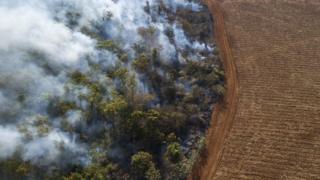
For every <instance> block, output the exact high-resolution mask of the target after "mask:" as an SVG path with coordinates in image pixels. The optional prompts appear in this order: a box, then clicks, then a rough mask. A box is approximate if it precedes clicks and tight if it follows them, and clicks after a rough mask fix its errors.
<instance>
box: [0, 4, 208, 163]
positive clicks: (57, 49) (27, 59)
mask: <svg viewBox="0 0 320 180" xmlns="http://www.w3.org/2000/svg"><path fill="white" fill-rule="evenodd" d="M148 2H149V3H150V6H151V7H152V5H155V4H157V3H158V1H156V0H151V1H148ZM163 2H164V3H165V4H166V5H167V6H170V7H171V8H172V9H174V10H175V9H176V8H177V7H179V6H184V7H186V8H190V9H192V10H193V11H198V10H199V9H200V8H201V7H200V6H199V5H198V4H196V3H193V2H189V1H185V0H165V1H163ZM146 4H147V1H146V0H130V1H128V0H92V1H89V0H46V1H43V0H2V1H0V24H1V25H0V39H1V41H0V64H1V65H0V137H1V139H0V158H1V159H6V158H10V157H11V156H12V155H14V154H15V153H20V154H21V156H22V159H23V160H26V161H31V162H33V163H35V164H38V165H47V164H50V163H57V161H59V160H60V159H62V158H63V157H65V156H68V158H67V159H68V161H70V162H71V163H88V162H89V161H90V158H89V157H88V156H89V155H88V152H87V149H86V148H87V147H86V145H85V144H83V143H81V141H80V140H79V137H78V136H77V135H75V134H72V133H70V132H64V130H62V128H61V127H60V126H61V125H60V124H59V123H56V121H59V119H57V118H53V117H50V116H49V115H48V114H47V106H48V103H49V99H52V98H54V97H58V96H62V95H64V94H65V88H64V87H65V85H66V83H67V81H68V80H67V76H68V73H70V72H73V71H75V70H79V71H81V72H86V71H88V69H89V67H88V63H89V62H90V61H94V62H97V63H99V64H100V65H101V66H103V67H108V66H112V65H113V64H114V61H115V59H116V58H117V56H116V55H115V54H113V53H112V52H109V51H107V50H100V49H98V48H96V46H97V41H96V40H95V39H93V38H91V37H89V36H87V35H85V34H84V33H82V31H81V29H82V28H84V27H86V28H89V29H91V30H94V31H99V32H101V31H102V33H103V34H104V35H105V36H106V37H107V38H110V39H113V40H115V41H117V42H119V43H120V44H121V45H123V46H124V47H125V49H126V50H127V51H128V52H129V55H130V56H131V57H133V56H134V51H133V50H132V49H131V47H132V45H133V44H134V43H137V42H139V41H142V40H143V39H142V38H141V36H140V35H139V33H138V29H139V28H140V27H149V26H154V27H156V28H157V31H158V33H157V34H156V36H157V37H156V43H153V46H156V47H158V48H159V47H160V48H159V49H161V51H160V55H161V56H163V59H166V60H170V59H172V58H171V57H173V56H177V50H176V49H179V48H180V49H183V48H184V47H185V46H194V48H196V49H205V48H207V47H205V45H203V44H200V43H191V42H190V41H189V40H188V39H187V38H186V35H185V34H184V32H183V30H182V28H181V27H180V25H178V24H175V25H174V26H173V30H174V33H175V42H176V43H177V44H176V47H175V46H174V45H172V44H171V43H170V42H169V39H168V37H167V36H166V35H165V33H164V31H165V29H166V28H167V27H169V26H170V24H169V22H168V21H167V19H166V18H165V17H157V20H156V21H154V20H152V17H150V16H149V15H147V13H146V12H145V10H144V7H145V6H146ZM110 14H112V15H110ZM151 16H152V12H151ZM97 27H99V29H98V28H97ZM178 57H180V59H181V60H182V59H183V58H182V57H181V55H178ZM97 77H99V76H98V75H97ZM101 81H104V79H103V77H101ZM78 91H79V92H78V93H81V92H87V91H88V90H86V89H79V90H78ZM75 93H76V92H75ZM70 98H72V97H70ZM79 103H81V102H79ZM81 106H82V107H85V106H86V105H85V104H83V105H81ZM81 117H82V115H81V112H78V111H73V112H68V113H67V118H66V120H67V121H68V122H69V124H71V125H72V126H77V125H78V124H79V123H81Z"/></svg>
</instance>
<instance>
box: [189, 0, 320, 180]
mask: <svg viewBox="0 0 320 180" xmlns="http://www.w3.org/2000/svg"><path fill="white" fill-rule="evenodd" d="M208 5H209V6H210V8H211V10H212V11H213V14H214V16H215V20H216V23H215V24H216V27H215V29H216V37H217V42H218V44H219V47H220V49H221V54H222V57H223V59H224V65H225V68H226V71H227V73H226V74H227V87H228V90H227V95H226V98H225V102H224V103H222V104H221V105H220V106H219V107H218V108H217V109H216V111H215V112H214V115H213V124H212V128H211V129H210V130H209V134H208V157H207V158H206V163H205V165H204V166H203V167H200V168H199V169H198V172H197V173H196V174H199V175H200V176H201V179H204V180H207V179H231V178H236V179H320V1H318V0H290V1H289V0H208ZM194 179H197V177H196V176H194Z"/></svg>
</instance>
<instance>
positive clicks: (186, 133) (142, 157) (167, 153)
mask: <svg viewBox="0 0 320 180" xmlns="http://www.w3.org/2000/svg"><path fill="white" fill-rule="evenodd" d="M39 2H40V1H39ZM63 2H67V1H63ZM101 2H102V1H101ZM106 2H108V3H109V5H110V6H112V7H113V8H118V6H117V5H118V4H121V5H125V6H120V7H122V8H123V7H126V8H127V4H128V9H129V10H131V11H130V13H133V12H132V7H129V5H131V6H133V5H132V3H135V5H141V2H142V1H136V0H134V1H122V0H120V1H106ZM79 3H81V2H79ZM91 3H93V4H95V3H96V2H95V1H92V2H91ZM117 3H118V4H117ZM62 4H63V3H62ZM143 5H145V8H143V10H139V9H134V10H135V11H134V13H135V12H136V11H137V12H138V15H139V16H137V17H134V16H132V18H133V20H132V19H130V20H126V21H125V22H119V21H121V20H122V18H123V19H126V18H131V15H130V16H129V17H127V16H122V15H123V14H120V15H119V14H117V13H118V11H115V12H114V14H112V13H111V12H110V9H109V10H105V11H103V12H102V16H101V17H102V20H99V21H98V20H97V21H94V22H90V23H84V22H85V19H83V16H85V14H81V13H80V14H79V13H77V12H70V11H72V10H70V11H69V9H68V8H67V9H68V11H63V12H60V11H58V10H57V11H58V12H60V13H61V14H59V15H57V16H55V17H54V18H55V19H57V23H58V22H60V21H61V22H63V23H65V21H66V23H69V24H67V25H66V27H67V28H68V30H67V32H66V33H67V34H68V32H69V31H70V32H69V33H71V32H74V34H73V35H72V37H71V39H72V40H74V39H73V38H74V37H73V36H77V35H79V34H80V35H79V36H80V37H79V38H80V40H81V41H84V42H86V41H88V39H90V43H89V44H86V45H87V46H85V47H86V48H84V49H81V48H82V46H80V45H77V46H74V47H72V48H71V49H69V48H68V50H69V51H71V52H70V54H68V53H64V56H63V57H62V58H61V57H59V58H60V59H58V60H56V61H59V62H60V61H64V60H65V59H67V58H70V57H69V56H67V55H70V56H71V57H78V56H77V53H75V52H73V51H75V50H77V49H80V50H88V49H94V50H92V51H90V53H87V54H85V56H79V59H81V61H80V60H79V62H78V61H71V62H69V61H68V63H65V64H64V63H62V64H59V63H56V62H55V63H52V62H50V61H48V62H47V59H46V58H45V57H43V56H42V54H41V52H39V53H33V58H39V60H38V61H37V62H36V63H35V64H33V65H34V66H38V65H39V64H40V65H41V66H44V69H43V71H41V73H43V75H46V76H47V78H48V79H45V80H43V81H44V82H45V84H44V85H42V86H41V87H39V88H38V89H36V90H37V91H41V92H42V90H43V89H44V88H43V86H48V84H50V83H52V84H53V85H52V86H50V87H51V88H54V87H55V85H56V84H59V83H60V81H63V85H61V87H60V86H59V88H58V90H56V91H58V92H59V93H56V94H54V95H50V96H45V99H46V101H48V103H47V104H45V103H43V101H41V103H39V102H37V103H39V105H36V108H34V109H36V110H37V113H31V112H29V111H23V112H22V113H21V114H19V115H20V116H21V117H20V118H21V119H22V120H21V121H20V122H19V123H18V125H16V129H17V130H16V131H17V132H18V133H19V134H18V135H17V138H18V140H19V141H18V142H17V144H18V145H17V147H18V148H16V149H17V150H15V151H14V153H16V154H14V155H13V157H12V159H6V160H4V161H2V159H1V160H0V167H1V168H0V172H1V174H3V175H5V176H4V177H5V179H8V178H9V177H10V178H13V179H15V178H17V179H19V178H20V179H21V178H22V179H66V180H78V179H79V180H82V179H151V180H158V179H185V178H186V177H187V175H188V173H189V171H190V167H191V166H192V163H193V162H194V156H195V154H197V153H196V152H197V151H198V150H199V149H198V148H197V145H198V143H199V141H200V139H201V137H202V136H203V135H204V134H205V130H206V128H207V127H208V125H209V122H210V115H211V114H210V113H211V111H212V107H213V105H214V104H215V103H216V102H217V101H218V100H219V98H221V97H222V95H223V93H224V87H223V83H224V73H223V70H222V69H221V66H220V63H219V58H218V54H216V53H215V52H214V50H215V47H214V46H213V42H212V37H211V35H212V32H211V30H210V28H208V27H209V26H211V24H210V19H208V17H209V14H208V12H207V11H206V9H205V8H199V9H198V8H193V7H194V6H195V7H198V6H199V7H200V5H198V6H196V3H195V2H194V1H179V2H178V1H172V3H168V2H167V1H161V0H152V1H147V3H146V4H144V3H143ZM62 6H63V5H62ZM68 7H69V6H68ZM70 7H73V6H70ZM76 7H77V6H75V5H74V8H76ZM134 7H136V6H134ZM137 7H139V6H137ZM190 7H191V8H190ZM55 8H58V9H59V8H61V7H60V6H59V7H55ZM186 9H189V10H186ZM118 10H119V11H120V12H123V11H124V10H121V9H118ZM54 11H56V9H55V10H54ZM144 12H146V13H144ZM88 13H89V12H88ZM128 13H129V12H128ZM141 13H142V15H143V16H140V15H141ZM64 14H66V16H67V17H66V19H64V18H63V16H64ZM125 14H127V12H126V13H125ZM134 15H135V14H134ZM60 16H61V17H60ZM119 17H121V18H119ZM59 18H62V19H59ZM141 19H142V20H141ZM195 19H196V20H195ZM132 21H133V22H134V23H133V24H132ZM123 23H128V24H123ZM137 24H138V25H139V26H138V25H137ZM186 35H187V36H186ZM74 41H76V39H75V40H74ZM49 47H51V46H49ZM0 50H1V49H0ZM28 53H29V52H28ZM28 53H27V54H28ZM0 54H1V53H0ZM35 54H36V55H37V56H36V55H35ZM38 54H39V55H38ZM55 54H57V53H55ZM38 56H39V57H38ZM42 58H43V59H42ZM50 58H53V57H51V56H50ZM29 61H31V60H29ZM44 61H45V63H43V62H44ZM70 64H72V65H70ZM0 70H1V68H0ZM0 73H1V71H0ZM55 76H56V77H55ZM53 77H55V78H53ZM52 79H54V80H55V81H52V82H51V80H52ZM0 81H1V80H0ZM57 81H58V82H59V83H57ZM0 84H1V82H0ZM0 90H2V89H1V88H0ZM32 90H33V89H32ZM0 93H1V92H0ZM36 93H38V92H35V94H36ZM21 94H23V96H15V98H16V99H18V101H19V106H18V107H22V106H20V105H21V104H27V105H29V103H30V97H28V96H27V95H24V93H21ZM39 96H40V95H39ZM33 98H37V97H35V96H33ZM3 99H4V98H3V97H2V94H0V100H3ZM37 100H39V99H37ZM30 105H33V106H35V104H32V103H30ZM42 106H43V107H45V108H43V107H42ZM38 111H40V112H38ZM0 113H1V112H0ZM24 114H28V116H25V115H24ZM0 128H2V124H1V126H0ZM20 136H21V137H22V138H21V139H19V138H20ZM1 142H2V141H0V143H1ZM23 143H25V144H23ZM1 145H2V144H0V150H1ZM28 148H29V149H28ZM38 149H40V150H38ZM37 153H38V154H37ZM26 154H27V155H28V157H27V155H26ZM49 158H50V159H49ZM48 159H49V160H48ZM6 177H8V178H6Z"/></svg>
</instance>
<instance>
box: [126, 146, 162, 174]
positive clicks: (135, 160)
mask: <svg viewBox="0 0 320 180" xmlns="http://www.w3.org/2000/svg"><path fill="white" fill-rule="evenodd" d="M131 170H132V174H133V176H134V177H135V178H137V179H152V180H157V179H160V173H159V171H158V170H157V169H156V167H155V164H154V162H153V157H152V155H151V154H150V153H148V152H144V151H140V152H138V153H137V154H135V155H133V156H132V157H131Z"/></svg>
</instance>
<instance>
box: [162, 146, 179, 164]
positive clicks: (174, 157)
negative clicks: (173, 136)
mask: <svg viewBox="0 0 320 180" xmlns="http://www.w3.org/2000/svg"><path fill="white" fill-rule="evenodd" d="M165 155H166V157H167V158H168V159H169V160H170V161H171V162H173V163H177V162H179V161H180V160H181V159H182V157H183V153H182V149H181V146H180V144H179V143H176V142H174V143H170V144H169V145H168V147H167V151H166V153H165Z"/></svg>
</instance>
